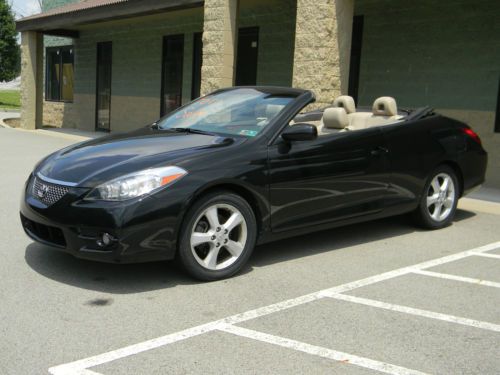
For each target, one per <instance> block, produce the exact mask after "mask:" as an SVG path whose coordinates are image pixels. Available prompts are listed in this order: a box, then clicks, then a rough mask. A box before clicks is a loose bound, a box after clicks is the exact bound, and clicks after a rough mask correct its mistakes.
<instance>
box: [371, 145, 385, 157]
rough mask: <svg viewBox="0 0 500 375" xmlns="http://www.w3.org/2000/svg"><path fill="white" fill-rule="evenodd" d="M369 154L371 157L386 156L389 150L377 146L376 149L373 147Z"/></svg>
mask: <svg viewBox="0 0 500 375" xmlns="http://www.w3.org/2000/svg"><path fill="white" fill-rule="evenodd" d="M370 153H371V155H372V156H382V155H385V154H388V153H389V150H388V149H387V148H385V147H382V146H378V147H375V148H374V149H373V150H371V152H370Z"/></svg>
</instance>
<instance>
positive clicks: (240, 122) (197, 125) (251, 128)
mask: <svg viewBox="0 0 500 375" xmlns="http://www.w3.org/2000/svg"><path fill="white" fill-rule="evenodd" d="M293 100H294V98H293V97H289V96H281V95H273V94H270V93H267V92H263V91H260V90H257V89H252V88H241V89H233V90H229V91H222V92H218V93H215V94H210V95H207V96H205V97H203V98H200V99H198V100H196V101H194V102H191V103H189V104H187V105H185V106H184V107H182V108H179V109H178V110H176V111H174V112H172V113H171V114H169V115H167V116H166V117H164V118H162V119H161V120H160V121H159V122H158V126H159V127H160V129H190V130H195V131H196V130H198V131H204V132H210V133H216V134H230V135H240V136H245V137H255V136H256V135H257V134H259V132H260V131H262V129H264V128H265V127H266V126H267V125H268V124H269V123H270V122H271V120H273V119H274V118H275V117H276V116H277V115H278V114H280V113H281V111H282V110H283V109H284V108H285V106H286V105H287V104H289V103H290V102H291V101H293Z"/></svg>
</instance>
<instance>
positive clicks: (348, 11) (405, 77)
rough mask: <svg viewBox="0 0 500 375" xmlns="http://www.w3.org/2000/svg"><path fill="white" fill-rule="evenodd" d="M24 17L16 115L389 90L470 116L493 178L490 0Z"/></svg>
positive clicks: (55, 10)
mask: <svg viewBox="0 0 500 375" xmlns="http://www.w3.org/2000/svg"><path fill="white" fill-rule="evenodd" d="M43 10H44V11H43V13H41V14H40V15H35V16H32V17H28V18H25V19H22V20H20V21H19V22H18V29H19V30H20V31H21V33H22V51H23V52H22V59H23V61H22V100H23V110H22V126H24V127H26V128H35V127H41V126H43V125H50V126H59V127H60V126H62V127H69V128H78V129H82V130H92V131H93V130H104V131H125V130H130V129H134V128H137V127H141V126H144V125H146V124H148V123H151V122H153V121H155V120H156V119H158V118H159V117H160V116H161V115H163V114H166V113H168V112H169V111H171V110H173V109H174V108H176V107H178V106H180V105H182V104H185V103H187V102H189V101H190V100H192V99H194V98H196V97H198V96H200V95H203V94H206V93H208V92H210V91H212V90H214V89H217V88H220V87H226V86H232V85H253V84H258V85H278V86H295V87H302V88H308V89H312V90H313V91H314V92H315V93H316V95H317V98H318V100H317V103H316V106H326V105H328V104H330V103H331V102H332V101H333V99H334V98H335V97H336V96H338V95H340V94H350V95H352V96H353V97H355V99H356V103H357V105H358V106H371V104H372V103H373V101H374V100H375V99H376V98H377V97H379V96H386V95H388V96H393V97H395V98H396V100H397V101H398V105H399V106H400V107H410V108H411V107H420V106H425V105H429V106H432V107H434V108H436V109H437V110H438V111H440V112H441V113H443V114H446V115H449V116H451V117H455V118H458V119H460V120H463V121H466V122H468V123H469V124H471V125H472V126H473V127H474V128H475V129H476V130H477V131H478V132H479V134H480V135H481V137H482V139H483V143H484V145H485V148H486V149H487V151H488V152H489V155H490V164H489V171H488V176H487V180H488V183H489V184H490V185H493V186H498V187H500V108H499V107H500V103H499V102H500V93H499V91H500V23H499V22H498V21H497V18H498V15H499V14H500V3H499V2H498V1H496V0H482V1H472V0H444V1H434V0H422V1H418V2H416V1H411V0H317V1H313V0H205V1H200V0H143V1H140V2H139V1H127V0H87V1H84V2H83V1H75V0H73V1H71V0H44V2H43Z"/></svg>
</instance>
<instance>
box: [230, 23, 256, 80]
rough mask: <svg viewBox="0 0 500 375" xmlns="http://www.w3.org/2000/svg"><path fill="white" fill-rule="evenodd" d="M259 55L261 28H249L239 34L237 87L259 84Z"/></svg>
mask: <svg viewBox="0 0 500 375" xmlns="http://www.w3.org/2000/svg"><path fill="white" fill-rule="evenodd" d="M258 55H259V28H258V27H247V28H243V29H240V30H239V32H238V55H237V59H236V79H235V82H236V86H254V85H256V84H257V60H258Z"/></svg>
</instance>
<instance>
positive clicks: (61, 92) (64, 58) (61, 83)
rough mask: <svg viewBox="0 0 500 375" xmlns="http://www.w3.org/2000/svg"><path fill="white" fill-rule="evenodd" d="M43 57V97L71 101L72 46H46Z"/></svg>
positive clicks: (72, 79)
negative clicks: (44, 71)
mask: <svg viewBox="0 0 500 375" xmlns="http://www.w3.org/2000/svg"><path fill="white" fill-rule="evenodd" d="M45 58H46V64H47V70H46V77H45V99H46V100H52V101H65V102H71V101H73V81H74V78H73V47H72V46H64V47H50V48H47V50H46V54H45Z"/></svg>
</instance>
